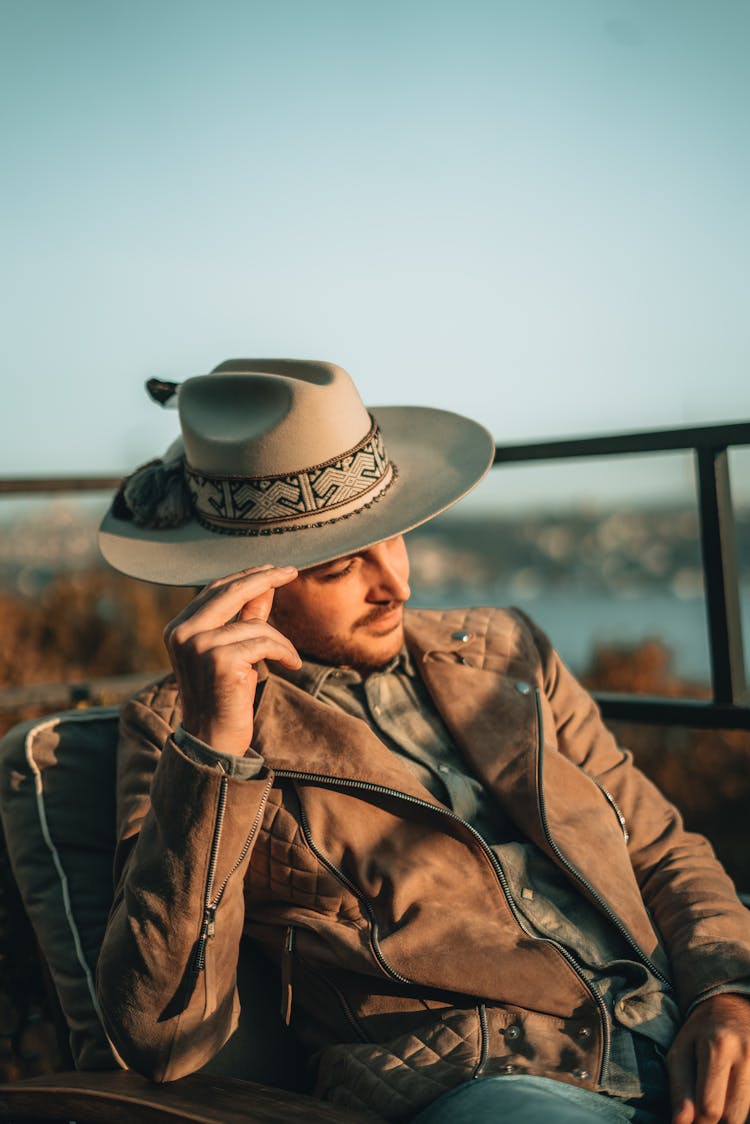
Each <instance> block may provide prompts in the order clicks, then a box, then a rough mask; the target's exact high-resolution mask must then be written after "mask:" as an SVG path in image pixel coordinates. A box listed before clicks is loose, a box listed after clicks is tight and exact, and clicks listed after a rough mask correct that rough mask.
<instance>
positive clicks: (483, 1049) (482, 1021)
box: [471, 1003, 490, 1078]
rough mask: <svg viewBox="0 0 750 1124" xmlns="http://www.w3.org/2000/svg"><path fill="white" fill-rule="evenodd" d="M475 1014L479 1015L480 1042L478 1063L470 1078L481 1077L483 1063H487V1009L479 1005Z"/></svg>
mask: <svg viewBox="0 0 750 1124" xmlns="http://www.w3.org/2000/svg"><path fill="white" fill-rule="evenodd" d="M477 1012H478V1014H479V1033H480V1038H481V1041H480V1046H479V1061H478V1062H477V1064H476V1065H475V1066H474V1072H473V1073H472V1075H471V1076H472V1078H474V1077H480V1076H481V1074H482V1070H483V1069H484V1065H485V1062H486V1061H487V1054H488V1053H489V1039H490V1034H489V1030H488V1029H487V1008H486V1007H485V1005H484V1003H480V1004H479V1006H478V1007H477Z"/></svg>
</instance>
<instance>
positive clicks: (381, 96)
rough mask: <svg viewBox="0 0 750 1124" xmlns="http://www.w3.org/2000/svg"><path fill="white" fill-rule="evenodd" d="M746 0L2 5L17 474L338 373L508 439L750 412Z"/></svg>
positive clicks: (9, 461)
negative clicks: (319, 374) (211, 379)
mask: <svg viewBox="0 0 750 1124" xmlns="http://www.w3.org/2000/svg"><path fill="white" fill-rule="evenodd" d="M749 55H750V5H749V4H747V3H746V2H745V0H703V2H696V0H516V2H514V3H509V2H503V0H487V2H482V0H449V2H441V0H397V2H391V0H377V2H375V0H370V2H363V0H274V2H273V3H271V2H264V3H260V2H257V0H204V2H196V0H127V2H123V0H0V84H1V85H2V90H1V91H0V107H1V108H0V113H1V114H2V118H3V123H2V146H1V149H2V154H1V155H0V160H1V161H2V169H1V175H0V185H1V186H0V192H1V193H2V198H3V203H2V215H3V226H4V230H3V233H2V243H1V245H0V253H1V257H2V261H3V269H2V273H3V279H2V292H0V307H1V308H2V320H3V324H2V379H3V394H2V414H1V416H2V441H1V442H0V474H3V475H10V474H31V473H41V474H44V473H51V472H54V471H59V472H76V471H81V472H99V471H115V472H116V471H120V470H125V469H128V468H130V467H132V466H133V465H134V464H135V463H137V462H140V461H142V460H145V459H147V458H149V457H150V456H151V455H153V454H154V453H156V452H159V451H161V450H162V449H163V448H164V447H165V446H166V445H167V444H168V443H169V441H170V440H171V438H172V436H173V430H174V425H175V418H174V415H172V414H170V415H167V416H165V415H164V414H161V413H160V412H159V410H158V408H157V407H155V406H151V405H150V404H149V403H148V402H147V400H146V399H145V396H144V394H143V391H142V389H141V388H142V384H143V381H144V379H145V378H147V377H149V376H150V375H161V376H164V377H167V378H182V377H186V376H188V375H191V374H197V373H202V372H204V371H206V370H208V369H209V368H210V367H212V366H214V365H215V364H216V363H217V362H219V361H220V360H222V359H224V358H227V357H229V356H236V355H285V356H293V357H303V358H304V357H308V358H321V359H329V360H333V361H335V362H338V363H340V364H341V365H343V366H345V367H346V368H347V369H348V370H349V371H350V372H351V373H352V374H353V376H354V377H355V379H356V381H357V382H358V384H359V386H360V389H361V391H362V394H363V397H364V398H365V400H366V401H367V402H369V403H372V404H376V403H406V402H417V403H426V404H430V405H439V406H443V407H446V408H449V409H455V410H459V411H462V412H465V413H468V414H471V415H474V416H477V417H479V418H481V419H482V420H483V421H484V422H485V423H486V424H487V425H488V426H489V427H490V428H491V429H492V430H493V432H494V433H495V436H496V438H497V439H498V440H499V441H502V442H505V441H514V440H524V439H527V438H532V437H540V436H545V435H546V436H562V435H568V434H573V433H595V432H604V431H608V430H618V429H630V428H644V427H655V426H671V425H681V424H685V423H694V422H695V423H697V422H710V421H720V420H737V419H746V418H750V374H749V372H748V357H749V355H750V315H749V313H748V296H749V295H750V284H749V280H750V190H749V189H750V129H749V128H748V111H749V110H750V67H748V63H747V60H748V57H749Z"/></svg>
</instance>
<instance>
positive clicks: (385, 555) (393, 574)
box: [367, 543, 411, 601]
mask: <svg viewBox="0 0 750 1124" xmlns="http://www.w3.org/2000/svg"><path fill="white" fill-rule="evenodd" d="M367 553H368V555H369V556H370V558H369V559H368V561H371V577H370V599H371V600H373V601H408V600H409V598H410V597H411V589H410V587H409V582H408V580H407V579H408V577H409V565H408V562H407V561H406V552H405V551H404V550H403V549H401V550H399V549H396V548H393V547H391V546H390V544H389V543H378V544H377V546H374V547H372V548H371V549H370V550H369V551H368V552H367Z"/></svg>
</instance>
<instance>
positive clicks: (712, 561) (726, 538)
mask: <svg viewBox="0 0 750 1124" xmlns="http://www.w3.org/2000/svg"><path fill="white" fill-rule="evenodd" d="M696 469H697V481H698V508H699V512H700V528H701V549H702V552H703V572H704V575H705V579H706V612H707V614H708V641H709V649H710V655H711V683H712V687H713V694H714V700H715V701H716V702H717V703H720V704H724V705H727V704H729V705H737V704H738V703H740V702H741V701H742V699H743V697H744V696H745V695H746V693H747V682H746V680H745V657H744V651H743V646H742V617H741V615H740V595H739V579H738V573H737V546H736V542H735V533H734V510H733V508H732V494H731V488H730V483H729V462H728V457H727V450H726V446H724V447H722V448H708V447H703V448H699V449H696Z"/></svg>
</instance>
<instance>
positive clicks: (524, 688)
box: [514, 679, 531, 695]
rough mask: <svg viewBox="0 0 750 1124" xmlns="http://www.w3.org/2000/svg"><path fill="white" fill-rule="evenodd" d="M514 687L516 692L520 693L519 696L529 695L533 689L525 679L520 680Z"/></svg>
mask: <svg viewBox="0 0 750 1124" xmlns="http://www.w3.org/2000/svg"><path fill="white" fill-rule="evenodd" d="M514 686H515V688H516V690H517V691H518V693H519V695H528V693H529V692H530V690H531V687H530V686H529V684H528V683H527V682H526V681H525V680H524V679H519V680H518V681H517V682H516V683H515V684H514Z"/></svg>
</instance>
